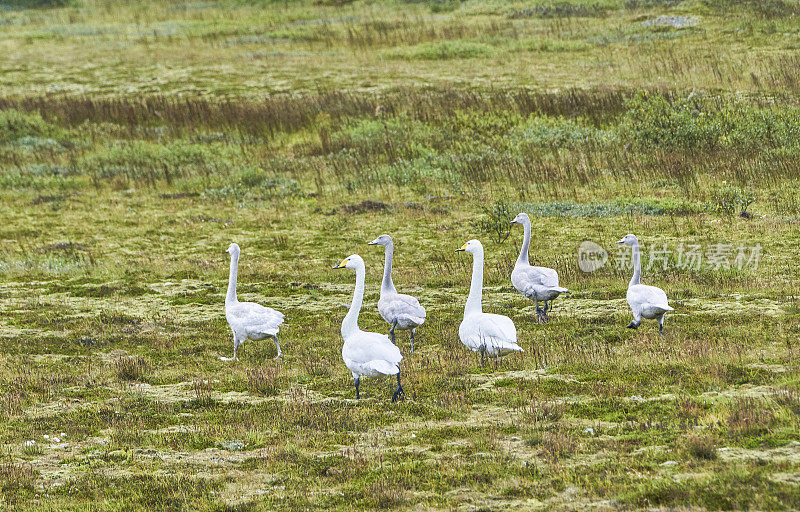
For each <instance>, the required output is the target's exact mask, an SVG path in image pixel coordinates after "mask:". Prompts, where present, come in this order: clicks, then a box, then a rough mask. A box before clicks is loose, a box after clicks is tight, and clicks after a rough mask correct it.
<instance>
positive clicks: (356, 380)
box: [354, 377, 361, 400]
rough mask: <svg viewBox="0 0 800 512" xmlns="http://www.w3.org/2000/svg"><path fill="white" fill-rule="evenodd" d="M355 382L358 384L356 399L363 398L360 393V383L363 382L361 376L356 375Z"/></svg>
mask: <svg viewBox="0 0 800 512" xmlns="http://www.w3.org/2000/svg"><path fill="white" fill-rule="evenodd" d="M354 383H355V385H356V400H358V399H359V398H361V396H360V395H359V394H358V385H359V384H360V383H361V377H356V378H355V380H354Z"/></svg>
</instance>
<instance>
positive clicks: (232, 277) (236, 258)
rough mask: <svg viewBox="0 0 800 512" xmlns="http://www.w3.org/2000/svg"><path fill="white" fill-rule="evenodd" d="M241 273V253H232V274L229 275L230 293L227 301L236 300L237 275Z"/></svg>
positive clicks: (226, 297) (226, 298)
mask: <svg viewBox="0 0 800 512" xmlns="http://www.w3.org/2000/svg"><path fill="white" fill-rule="evenodd" d="M238 273H239V255H238V254H235V253H234V254H231V274H230V276H229V277H228V294H227V295H226V296H225V302H226V303H228V302H236V301H237V299H236V275H237V274H238Z"/></svg>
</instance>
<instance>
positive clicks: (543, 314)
mask: <svg viewBox="0 0 800 512" xmlns="http://www.w3.org/2000/svg"><path fill="white" fill-rule="evenodd" d="M536 316H537V318H538V320H539V323H540V324H543V323H547V322H549V321H550V317H549V316H547V311H546V310H544V309H542V308H539V307H537V308H536Z"/></svg>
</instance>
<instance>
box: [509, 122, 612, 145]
mask: <svg viewBox="0 0 800 512" xmlns="http://www.w3.org/2000/svg"><path fill="white" fill-rule="evenodd" d="M511 139H512V140H513V141H515V142H518V143H521V144H528V145H532V146H543V147H549V146H557V147H565V148H574V147H577V146H581V145H597V144H600V143H603V142H605V141H609V140H612V139H613V133H612V132H608V131H605V130H599V129H597V128H594V127H591V126H588V125H587V124H585V123H584V122H583V121H582V120H581V119H565V118H563V117H548V116H542V117H530V118H528V120H527V121H525V122H524V123H523V124H520V125H519V126H517V127H516V128H514V129H513V130H512V131H511Z"/></svg>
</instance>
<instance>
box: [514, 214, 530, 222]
mask: <svg viewBox="0 0 800 512" xmlns="http://www.w3.org/2000/svg"><path fill="white" fill-rule="evenodd" d="M526 221H527V222H530V221H531V219H530V218H529V217H528V214H527V213H518V214H517V216H516V217H514V220H512V221H511V224H523V225H524V224H525V222H526Z"/></svg>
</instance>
